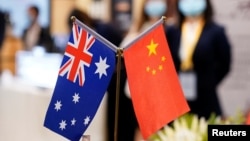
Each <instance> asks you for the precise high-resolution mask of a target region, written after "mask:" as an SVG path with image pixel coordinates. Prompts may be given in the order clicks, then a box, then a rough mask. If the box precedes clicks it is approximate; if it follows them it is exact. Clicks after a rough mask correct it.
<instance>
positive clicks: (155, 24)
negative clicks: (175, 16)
mask: <svg viewBox="0 0 250 141" xmlns="http://www.w3.org/2000/svg"><path fill="white" fill-rule="evenodd" d="M163 22H164V18H163V17H162V18H161V19H159V20H158V21H156V22H155V23H154V24H153V25H151V26H150V27H149V28H148V29H147V30H145V31H143V32H142V33H141V34H139V35H138V36H137V37H136V38H135V39H134V40H133V41H131V42H130V43H129V44H127V45H126V46H125V47H122V49H123V50H126V49H127V48H129V47H130V46H131V45H132V44H134V43H135V42H136V41H137V40H139V39H140V38H142V37H143V36H144V35H145V34H147V33H148V32H150V31H151V30H152V29H154V27H156V26H158V25H159V24H162V23H163Z"/></svg>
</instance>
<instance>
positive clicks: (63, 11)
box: [0, 0, 250, 141]
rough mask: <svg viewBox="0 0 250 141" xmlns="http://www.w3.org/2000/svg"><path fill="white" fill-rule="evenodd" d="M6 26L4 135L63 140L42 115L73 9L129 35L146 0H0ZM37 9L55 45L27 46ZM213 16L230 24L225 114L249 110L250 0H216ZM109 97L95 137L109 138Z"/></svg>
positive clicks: (0, 109)
mask: <svg viewBox="0 0 250 141" xmlns="http://www.w3.org/2000/svg"><path fill="white" fill-rule="evenodd" d="M0 3H1V5H0V10H1V11H2V12H3V13H4V14H5V19H7V20H6V22H7V26H6V28H5V38H4V40H3V43H2V46H1V48H0V49H1V50H0V54H1V58H0V72H1V77H0V79H1V82H0V140H5V141H12V140H27V141H33V140H36V141H45V140H46V141H47V140H53V141H57V140H58V141H59V140H60V141H62V140H64V138H62V137H61V136H59V135H56V134H55V133H52V132H51V131H49V130H47V129H46V128H44V127H43V120H44V116H45V112H46V110H47V106H48V104H49V100H50V98H51V94H52V91H53V87H54V85H55V82H56V78H57V71H58V68H59V65H60V63H61V59H62V52H63V51H64V48H65V46H66V43H67V41H68V33H69V28H68V20H69V13H70V11H71V10H72V9H74V8H78V9H81V10H83V11H85V12H86V13H87V14H89V15H90V17H91V18H93V19H95V20H100V21H103V22H109V23H112V24H113V25H114V28H117V30H118V31H119V32H120V33H121V34H122V35H123V37H125V35H126V34H127V32H128V31H129V29H130V27H131V26H132V25H133V24H134V23H136V21H137V20H138V19H140V11H141V8H142V3H143V0H8V1H6V0H0ZM174 3H175V0H168V1H167V4H168V12H167V14H166V16H167V17H173V18H175V10H176V7H175V5H174ZM33 4H34V5H36V6H38V8H39V18H38V19H39V23H40V25H41V26H44V27H47V28H48V29H49V34H50V35H51V38H52V40H53V44H54V50H53V51H51V52H46V51H44V50H43V49H41V48H39V47H37V48H35V49H33V50H32V51H27V50H25V49H24V48H25V47H24V44H23V41H22V34H23V30H24V29H25V28H26V27H27V26H28V17H27V9H28V7H29V6H30V5H33ZM212 4H213V7H214V10H215V20H216V21H217V22H219V23H220V24H222V25H224V26H225V28H226V32H227V35H228V36H229V39H230V42H231V45H232V55H233V60H232V61H233V64H232V70H231V72H230V74H229V76H228V77H227V78H226V80H224V81H223V83H222V85H221V86H220V87H219V93H220V100H221V103H222V107H223V110H224V112H225V114H226V116H231V115H235V114H236V113H237V112H238V111H242V112H247V111H248V110H250V63H249V62H250V48H249V45H250V28H249V25H250V0H219V1H218V0H212ZM105 111H106V97H105V98H104V100H103V101H102V105H101V106H100V108H99V110H98V113H97V115H96V117H95V119H94V121H93V122H92V124H91V126H90V128H89V129H88V131H87V133H86V134H90V135H91V140H92V141H105V133H106V131H105V123H104V121H105V118H106V115H105V114H106V112H105Z"/></svg>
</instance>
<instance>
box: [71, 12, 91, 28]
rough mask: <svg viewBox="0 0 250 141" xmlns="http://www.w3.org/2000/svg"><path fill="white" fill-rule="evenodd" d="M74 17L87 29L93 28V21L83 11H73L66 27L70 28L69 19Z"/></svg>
mask: <svg viewBox="0 0 250 141" xmlns="http://www.w3.org/2000/svg"><path fill="white" fill-rule="evenodd" d="M72 16H75V17H76V18H77V19H78V20H79V21H81V22H83V23H84V24H86V25H88V26H89V27H93V25H94V21H93V20H92V18H91V17H89V15H88V14H87V13H85V12H84V11H82V10H80V9H77V8H75V9H73V10H72V11H71V12H70V14H69V17H68V26H69V28H71V27H72V20H71V17H72Z"/></svg>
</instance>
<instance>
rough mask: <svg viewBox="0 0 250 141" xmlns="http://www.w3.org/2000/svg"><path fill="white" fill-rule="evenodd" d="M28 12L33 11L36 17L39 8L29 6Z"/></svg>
mask: <svg viewBox="0 0 250 141" xmlns="http://www.w3.org/2000/svg"><path fill="white" fill-rule="evenodd" d="M29 10H33V11H35V13H36V15H37V16H38V15H39V8H38V7H37V6H35V5H31V6H30V7H29Z"/></svg>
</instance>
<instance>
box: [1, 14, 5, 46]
mask: <svg viewBox="0 0 250 141" xmlns="http://www.w3.org/2000/svg"><path fill="white" fill-rule="evenodd" d="M5 24H6V21H5V14H4V13H3V12H2V11H0V49H1V48H2V44H3V41H4V36H5Z"/></svg>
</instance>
